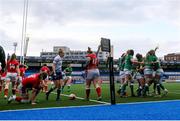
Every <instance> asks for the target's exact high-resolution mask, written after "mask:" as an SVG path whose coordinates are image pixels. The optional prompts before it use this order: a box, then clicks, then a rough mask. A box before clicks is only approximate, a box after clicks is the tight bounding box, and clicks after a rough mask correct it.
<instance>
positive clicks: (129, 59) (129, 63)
mask: <svg viewBox="0 0 180 121" xmlns="http://www.w3.org/2000/svg"><path fill="white" fill-rule="evenodd" d="M133 55H134V50H132V49H130V50H128V51H127V54H126V57H125V65H124V73H125V81H124V83H123V85H122V88H121V94H120V96H121V97H125V95H124V93H125V91H126V86H128V82H129V83H130V89H131V96H132V97H134V96H135V94H134V81H133V79H132V67H133V63H141V62H137V61H135V60H134V59H133Z"/></svg>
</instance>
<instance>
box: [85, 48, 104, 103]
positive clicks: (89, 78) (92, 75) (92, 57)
mask: <svg viewBox="0 0 180 121" xmlns="http://www.w3.org/2000/svg"><path fill="white" fill-rule="evenodd" d="M99 48H100V46H99ZM98 50H99V49H98ZM97 53H98V52H97ZM97 53H96V54H95V53H93V52H92V50H91V48H89V47H88V50H87V56H86V57H87V62H86V66H85V72H86V100H87V101H88V100H89V95H90V85H91V82H93V84H94V87H95V89H96V92H97V95H98V98H97V100H98V101H100V100H101V99H102V97H101V83H102V80H101V79H100V73H99V69H98V63H99V62H98V58H97Z"/></svg>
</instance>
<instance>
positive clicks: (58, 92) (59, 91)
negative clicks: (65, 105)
mask: <svg viewBox="0 0 180 121" xmlns="http://www.w3.org/2000/svg"><path fill="white" fill-rule="evenodd" d="M60 94H61V88H58V89H57V98H56V100H57V101H58V100H59V99H60Z"/></svg>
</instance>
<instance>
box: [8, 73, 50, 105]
mask: <svg viewBox="0 0 180 121" xmlns="http://www.w3.org/2000/svg"><path fill="white" fill-rule="evenodd" d="M46 77H47V72H45V71H41V72H40V73H36V74H33V75H30V76H28V77H26V78H24V79H23V80H22V88H21V96H16V97H14V96H10V97H9V99H8V103H10V102H11V101H13V100H15V101H17V102H21V103H27V102H28V103H29V102H31V104H32V105H34V104H36V103H35V99H36V96H37V95H38V93H39V92H40V90H41V88H43V86H44V84H43V81H42V80H44V79H45V78H46ZM29 90H32V95H31V97H29V94H28V91H29Z"/></svg>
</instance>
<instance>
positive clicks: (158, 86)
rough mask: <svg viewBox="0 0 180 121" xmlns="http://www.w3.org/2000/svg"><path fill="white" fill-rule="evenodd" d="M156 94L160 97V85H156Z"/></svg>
mask: <svg viewBox="0 0 180 121" xmlns="http://www.w3.org/2000/svg"><path fill="white" fill-rule="evenodd" d="M157 92H158V95H160V94H161V88H160V84H157Z"/></svg>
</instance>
